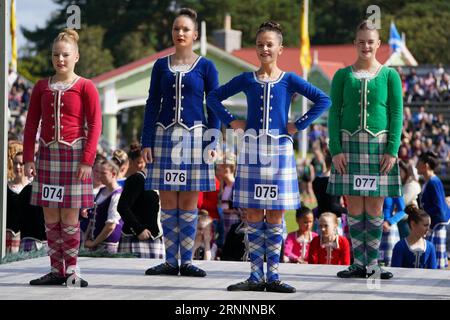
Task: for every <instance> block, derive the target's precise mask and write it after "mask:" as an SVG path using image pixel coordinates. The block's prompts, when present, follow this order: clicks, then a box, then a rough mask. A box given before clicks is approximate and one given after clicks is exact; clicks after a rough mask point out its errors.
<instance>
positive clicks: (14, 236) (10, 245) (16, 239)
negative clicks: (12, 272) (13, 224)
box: [6, 229, 20, 253]
mask: <svg viewBox="0 0 450 320" xmlns="http://www.w3.org/2000/svg"><path fill="white" fill-rule="evenodd" d="M19 248H20V231H19V232H17V233H15V232H14V231H12V230H11V229H6V253H17V252H19Z"/></svg>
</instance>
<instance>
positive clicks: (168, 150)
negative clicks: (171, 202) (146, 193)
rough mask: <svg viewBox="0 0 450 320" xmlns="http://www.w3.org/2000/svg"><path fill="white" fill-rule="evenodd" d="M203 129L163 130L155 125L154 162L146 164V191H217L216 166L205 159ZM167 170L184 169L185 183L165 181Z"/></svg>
mask: <svg viewBox="0 0 450 320" xmlns="http://www.w3.org/2000/svg"><path fill="white" fill-rule="evenodd" d="M204 132H205V128H204V127H196V128H194V129H192V130H187V129H185V128H183V127H181V126H179V125H175V126H172V127H170V128H167V129H164V128H163V127H161V126H160V125H158V124H157V125H156V133H155V143H154V146H153V149H152V151H153V163H150V164H148V165H147V169H148V174H147V179H146V180H145V189H146V190H162V191H215V190H216V184H215V180H214V163H213V162H211V163H206V162H205V159H204V157H203V154H204V149H205V148H204V147H205V145H206V143H205V142H203V133H204ZM166 170H184V171H185V172H184V173H185V176H184V177H183V180H184V182H183V184H179V183H178V184H177V185H176V184H171V183H167V182H166V181H165V177H167V175H168V174H169V175H170V173H168V172H167V171H166Z"/></svg>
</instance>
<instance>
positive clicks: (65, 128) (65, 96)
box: [23, 77, 102, 166]
mask: <svg viewBox="0 0 450 320" xmlns="http://www.w3.org/2000/svg"><path fill="white" fill-rule="evenodd" d="M49 82H50V79H42V80H39V81H38V82H37V83H36V85H35V86H34V88H33V92H32V94H31V99H30V105H29V108H28V115H27V121H26V125H25V131H24V145H23V160H24V162H32V161H34V143H35V140H36V133H37V129H38V126H39V122H40V121H41V120H42V123H41V134H40V139H41V141H42V142H43V143H44V144H45V145H49V144H51V143H53V142H57V143H62V144H66V145H69V146H71V145H73V144H74V143H75V142H77V141H78V140H80V139H86V144H85V146H84V152H83V156H82V159H81V163H83V164H86V165H89V166H92V165H93V163H94V160H95V155H96V151H97V143H98V139H99V137H100V134H101V131H102V111H101V106H100V99H99V96H98V91H97V89H96V88H95V85H94V84H93V83H92V81H90V80H88V79H85V78H82V77H79V78H78V79H77V80H76V81H75V83H73V84H72V85H71V86H70V87H69V88H67V89H65V90H53V89H52V88H50V85H49ZM85 123H87V130H85ZM86 131H87V132H86Z"/></svg>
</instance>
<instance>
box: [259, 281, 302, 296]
mask: <svg viewBox="0 0 450 320" xmlns="http://www.w3.org/2000/svg"><path fill="white" fill-rule="evenodd" d="M266 291H268V292H281V293H294V292H296V291H297V290H296V289H295V288H294V287H292V286H290V285H288V284H287V283H284V282H281V281H280V280H275V281H272V282H267V283H266Z"/></svg>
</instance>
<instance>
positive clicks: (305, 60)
mask: <svg viewBox="0 0 450 320" xmlns="http://www.w3.org/2000/svg"><path fill="white" fill-rule="evenodd" d="M308 12H309V1H308V0H303V11H302V13H301V15H300V39H301V44H300V64H301V66H302V70H303V79H305V81H308V71H309V68H310V67H311V55H310V45H309V32H308ZM307 111H308V108H307V100H306V98H305V97H304V96H303V97H302V115H304V114H305V113H306V112H307ZM307 138H308V128H305V130H302V132H301V134H300V135H299V140H300V141H299V148H300V158H301V159H303V160H304V159H306V155H307V153H308V141H307Z"/></svg>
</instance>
